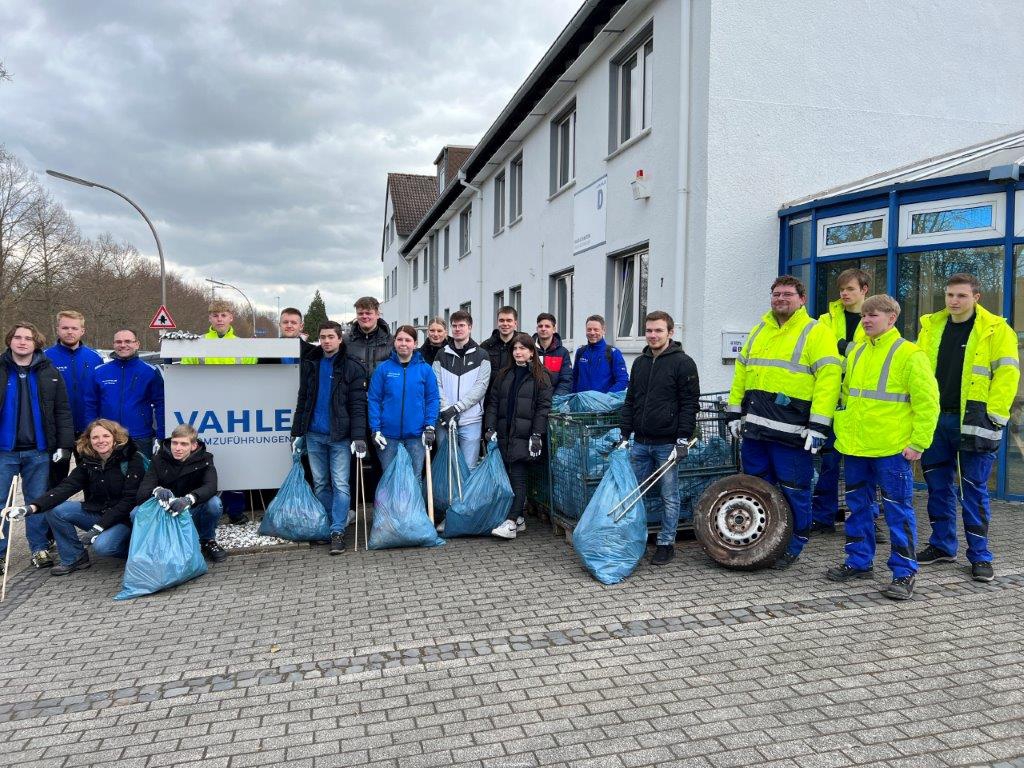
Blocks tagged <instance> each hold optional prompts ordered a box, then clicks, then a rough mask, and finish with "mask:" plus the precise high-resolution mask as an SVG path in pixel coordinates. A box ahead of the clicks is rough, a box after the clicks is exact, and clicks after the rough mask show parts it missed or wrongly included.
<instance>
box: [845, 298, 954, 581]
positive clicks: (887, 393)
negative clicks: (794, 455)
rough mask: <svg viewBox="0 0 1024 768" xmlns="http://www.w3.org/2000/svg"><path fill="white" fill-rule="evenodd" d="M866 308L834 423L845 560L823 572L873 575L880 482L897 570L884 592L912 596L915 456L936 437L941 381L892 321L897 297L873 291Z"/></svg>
mask: <svg viewBox="0 0 1024 768" xmlns="http://www.w3.org/2000/svg"><path fill="white" fill-rule="evenodd" d="M861 311H862V313H863V319H862V321H861V322H862V325H863V328H864V332H865V334H866V336H867V340H866V341H863V342H860V343H858V344H853V345H852V346H850V347H849V348H848V350H847V355H846V363H845V365H844V366H843V368H844V372H843V388H842V395H841V396H840V405H839V408H838V409H837V410H836V416H835V424H834V428H835V433H836V449H837V450H838V451H839V452H840V453H842V454H843V456H844V457H845V461H846V505H847V506H848V507H849V508H850V516H849V518H847V520H846V562H845V563H844V564H843V565H841V566H839V567H837V568H829V569H828V571H827V572H826V576H828V578H829V579H831V580H832V581H849V580H851V579H860V578H871V572H872V563H873V562H874V559H875V523H874V519H875V513H876V512H877V504H876V503H875V499H876V488H879V487H880V488H881V489H882V498H883V499H884V500H885V501H884V504H883V508H884V509H885V522H886V524H887V525H888V526H889V536H890V540H891V541H892V548H891V550H890V554H889V562H888V566H889V570H891V571H892V575H893V579H892V583H891V584H890V585H889V586H888V587H886V588H885V589H884V590H882V594H883V595H885V596H886V597H889V598H892V599H893V600H909V599H910V598H911V597H912V596H913V594H914V578H915V575H916V574H917V561H916V560H915V557H914V546H915V541H914V539H915V532H916V525H917V521H916V518H915V516H914V473H913V469H912V468H911V465H910V462H912V461H917V460H918V459H920V458H921V454H922V453H924V451H925V449H927V448H928V446H929V445H931V442H932V434H933V433H934V432H935V424H936V422H937V421H938V418H939V388H938V386H937V385H936V383H935V376H934V375H932V370H931V366H930V365H929V364H928V356H927V355H925V353H924V352H922V351H921V350H920V349H919V348H918V347H917V346H916V345H914V344H912V343H910V342H909V341H907V340H906V339H904V338H902V337H901V336H900V332H899V331H898V330H897V329H896V328H895V325H896V319H897V318H898V317H899V316H900V305H899V304H898V303H897V302H896V299H894V298H892V296H887V295H885V294H880V295H877V296H872V297H871V298H869V299H867V300H866V301H865V302H864V305H863V307H862V310H861Z"/></svg>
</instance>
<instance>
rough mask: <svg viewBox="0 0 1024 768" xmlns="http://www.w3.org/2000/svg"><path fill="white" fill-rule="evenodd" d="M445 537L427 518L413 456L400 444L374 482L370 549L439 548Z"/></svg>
mask: <svg viewBox="0 0 1024 768" xmlns="http://www.w3.org/2000/svg"><path fill="white" fill-rule="evenodd" d="M442 544H444V539H442V538H441V537H440V536H438V535H437V531H435V530H434V526H433V524H432V523H431V522H430V518H429V517H427V505H426V503H425V502H424V501H423V493H422V491H421V489H420V484H419V481H418V480H417V479H416V474H415V473H414V472H413V469H412V459H410V458H409V452H408V451H407V450H405V446H404V445H402V444H401V443H399V445H398V453H397V454H396V455H395V459H394V461H392V462H391V464H390V466H388V468H387V470H386V471H385V472H384V477H382V478H381V479H380V482H379V483H378V484H377V494H376V495H375V496H374V498H373V527H372V528H371V529H370V543H369V545H368V546H369V548H370V549H393V548H395V547H439V546H441V545H442Z"/></svg>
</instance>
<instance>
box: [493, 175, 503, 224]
mask: <svg viewBox="0 0 1024 768" xmlns="http://www.w3.org/2000/svg"><path fill="white" fill-rule="evenodd" d="M505 187H506V184H505V172H504V171H502V172H501V173H499V174H498V175H497V176H495V177H494V195H493V198H494V235H495V236H497V235H500V234H501V233H502V232H504V231H505Z"/></svg>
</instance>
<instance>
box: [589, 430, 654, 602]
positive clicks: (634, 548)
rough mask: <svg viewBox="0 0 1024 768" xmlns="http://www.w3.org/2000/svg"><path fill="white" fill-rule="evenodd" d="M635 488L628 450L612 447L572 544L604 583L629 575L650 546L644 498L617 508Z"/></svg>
mask: <svg viewBox="0 0 1024 768" xmlns="http://www.w3.org/2000/svg"><path fill="white" fill-rule="evenodd" d="M636 488H637V483H636V475H634V474H633V467H632V465H631V464H630V463H629V451H624V450H623V451H613V452H612V455H611V458H610V459H609V460H608V469H607V471H605V473H604V478H602V480H601V484H600V485H599V486H597V490H596V491H595V492H594V496H593V497H592V498H591V499H590V503H589V504H587V508H586V510H585V511H584V512H583V517H581V518H580V521H579V523H578V524H577V525H576V528H575V530H573V532H572V546H573V548H574V549H575V550H576V553H577V554H578V555H579V556H580V560H582V561H583V567H584V568H586V569H587V570H588V571H590V573H591V574H592V575H593V577H594V578H595V579H597V580H598V581H600V582H601V583H602V584H618V583H619V582H620V581H622V580H623V579H625V578H626V577H628V576H629V575H630V574H631V573H632V572H633V571H634V569H636V567H637V565H638V564H639V563H640V560H641V558H643V556H644V551H645V550H646V548H647V514H646V512H645V511H644V502H643V500H642V499H641V500H637V502H636V503H635V504H633V505H632V506H629V505H628V503H627V504H625V505H621V506H619V507H618V508H617V509H615V507H616V505H617V504H619V502H620V501H622V500H623V499H624V498H626V497H627V496H629V498H630V499H633V498H635V497H636V493H635V491H636ZM613 509H615V512H614V514H612V515H609V514H608V513H609V512H611V511H612V510H613ZM620 516H621V517H620Z"/></svg>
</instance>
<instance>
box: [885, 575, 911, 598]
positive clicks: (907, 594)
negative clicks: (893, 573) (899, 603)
mask: <svg viewBox="0 0 1024 768" xmlns="http://www.w3.org/2000/svg"><path fill="white" fill-rule="evenodd" d="M882 594H883V595H885V596H886V597H888V598H889V599H890V600H909V599H910V598H912V597H913V596H914V577H913V576H901V577H900V578H898V579H893V580H892V584H890V585H889V586H888V587H886V588H885V589H883V590H882Z"/></svg>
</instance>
